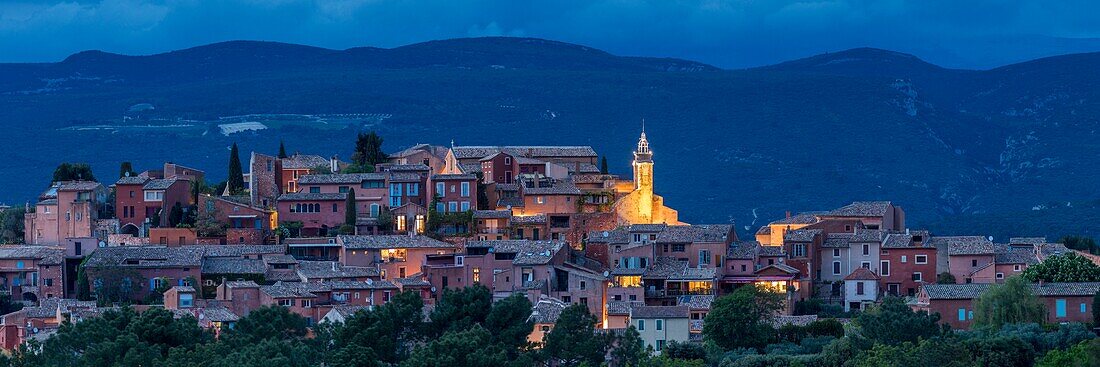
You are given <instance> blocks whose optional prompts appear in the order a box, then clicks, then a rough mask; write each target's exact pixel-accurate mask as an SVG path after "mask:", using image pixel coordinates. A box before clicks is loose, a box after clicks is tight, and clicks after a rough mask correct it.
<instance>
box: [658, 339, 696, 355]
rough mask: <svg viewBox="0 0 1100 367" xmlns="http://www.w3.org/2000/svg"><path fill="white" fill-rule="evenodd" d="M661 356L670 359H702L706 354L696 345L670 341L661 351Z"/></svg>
mask: <svg viewBox="0 0 1100 367" xmlns="http://www.w3.org/2000/svg"><path fill="white" fill-rule="evenodd" d="M661 355H663V356H666V357H668V358H672V359H689V360H690V359H700V360H701V359H704V358H706V357H707V352H706V351H705V350H703V346H702V345H701V344H698V343H691V342H678V341H675V340H673V341H670V342H668V344H666V345H665V349H664V350H662V351H661Z"/></svg>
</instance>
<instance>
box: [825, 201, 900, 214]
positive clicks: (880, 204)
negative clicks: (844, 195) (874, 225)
mask: <svg viewBox="0 0 1100 367" xmlns="http://www.w3.org/2000/svg"><path fill="white" fill-rule="evenodd" d="M890 205H891V204H890V202H889V201H857V202H854V203H851V204H848V205H845V206H842V207H840V208H837V209H834V210H832V211H830V212H828V213H826V214H825V215H827V216H830V217H881V216H885V215H886V213H887V212H888V211H889V210H890Z"/></svg>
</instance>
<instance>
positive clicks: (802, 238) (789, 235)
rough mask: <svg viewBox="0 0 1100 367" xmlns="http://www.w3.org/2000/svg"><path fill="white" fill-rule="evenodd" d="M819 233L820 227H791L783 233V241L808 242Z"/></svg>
mask: <svg viewBox="0 0 1100 367" xmlns="http://www.w3.org/2000/svg"><path fill="white" fill-rule="evenodd" d="M819 234H821V230H820V229H792V230H789V231H787V232H786V233H783V240H784V241H794V242H810V241H813V240H814V237H815V236H817V235H819Z"/></svg>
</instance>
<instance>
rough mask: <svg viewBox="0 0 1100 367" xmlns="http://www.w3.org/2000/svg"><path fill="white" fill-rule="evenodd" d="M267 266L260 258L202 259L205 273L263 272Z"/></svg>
mask: <svg viewBox="0 0 1100 367" xmlns="http://www.w3.org/2000/svg"><path fill="white" fill-rule="evenodd" d="M265 271H267V266H266V265H264V262H263V260H260V259H246V258H234V257H211V258H206V259H203V260H202V273H203V274H263V273H264V272H265Z"/></svg>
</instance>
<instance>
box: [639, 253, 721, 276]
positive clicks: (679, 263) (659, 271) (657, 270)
mask: <svg viewBox="0 0 1100 367" xmlns="http://www.w3.org/2000/svg"><path fill="white" fill-rule="evenodd" d="M715 275H716V269H715V268H692V267H688V263H687V261H683V260H680V259H676V258H672V257H664V256H662V257H657V258H656V259H654V260H653V264H650V265H649V266H648V267H646V268H645V271H643V272H642V277H643V278H647V279H667V280H714V277H715Z"/></svg>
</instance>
